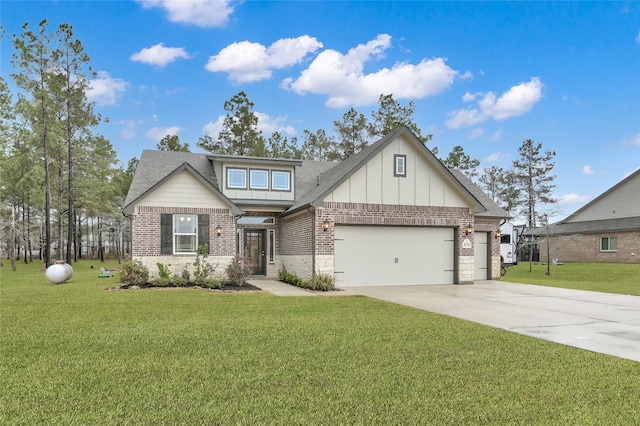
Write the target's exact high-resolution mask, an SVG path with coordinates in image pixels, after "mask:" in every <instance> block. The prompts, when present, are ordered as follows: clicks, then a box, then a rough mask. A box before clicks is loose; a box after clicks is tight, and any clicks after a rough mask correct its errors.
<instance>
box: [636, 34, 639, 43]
mask: <svg viewBox="0 0 640 426" xmlns="http://www.w3.org/2000/svg"><path fill="white" fill-rule="evenodd" d="M636 43H640V31H638V35H637V36H636Z"/></svg>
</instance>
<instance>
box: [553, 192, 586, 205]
mask: <svg viewBox="0 0 640 426" xmlns="http://www.w3.org/2000/svg"><path fill="white" fill-rule="evenodd" d="M554 198H555V199H556V200H557V201H558V204H571V203H585V202H587V201H589V200H590V199H591V196H590V195H580V194H565V195H556V196H555V197H554Z"/></svg>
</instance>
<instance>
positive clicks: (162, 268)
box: [156, 262, 171, 279]
mask: <svg viewBox="0 0 640 426" xmlns="http://www.w3.org/2000/svg"><path fill="white" fill-rule="evenodd" d="M156 266H158V276H159V277H160V278H166V279H169V278H170V277H171V269H170V268H169V266H170V265H165V264H164V263H160V262H158V263H156Z"/></svg>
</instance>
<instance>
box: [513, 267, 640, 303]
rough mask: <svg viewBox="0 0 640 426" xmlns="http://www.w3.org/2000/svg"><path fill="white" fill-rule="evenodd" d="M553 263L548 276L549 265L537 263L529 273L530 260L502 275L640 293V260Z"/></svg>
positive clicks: (523, 280)
mask: <svg viewBox="0 0 640 426" xmlns="http://www.w3.org/2000/svg"><path fill="white" fill-rule="evenodd" d="M549 266H550V270H551V275H545V272H547V265H546V264H542V263H534V264H533V265H532V270H531V272H529V262H527V261H521V262H519V263H518V265H517V266H513V267H510V268H507V274H506V275H505V276H504V277H502V280H503V281H509V282H514V283H522V284H536V285H545V286H549V287H562V288H571V289H575V290H589V291H601V292H605V293H617V294H632V295H635V296H640V264H638V263H636V264H618V263H565V264H564V265H553V264H551V265H549Z"/></svg>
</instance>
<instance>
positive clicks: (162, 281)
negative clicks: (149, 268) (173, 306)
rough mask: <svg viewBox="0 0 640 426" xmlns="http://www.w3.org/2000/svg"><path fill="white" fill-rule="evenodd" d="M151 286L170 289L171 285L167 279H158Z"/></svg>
mask: <svg viewBox="0 0 640 426" xmlns="http://www.w3.org/2000/svg"><path fill="white" fill-rule="evenodd" d="M153 285H154V286H156V287H170V286H171V285H172V283H171V280H170V279H169V278H165V277H158V278H156V279H155V280H154V281H153Z"/></svg>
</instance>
